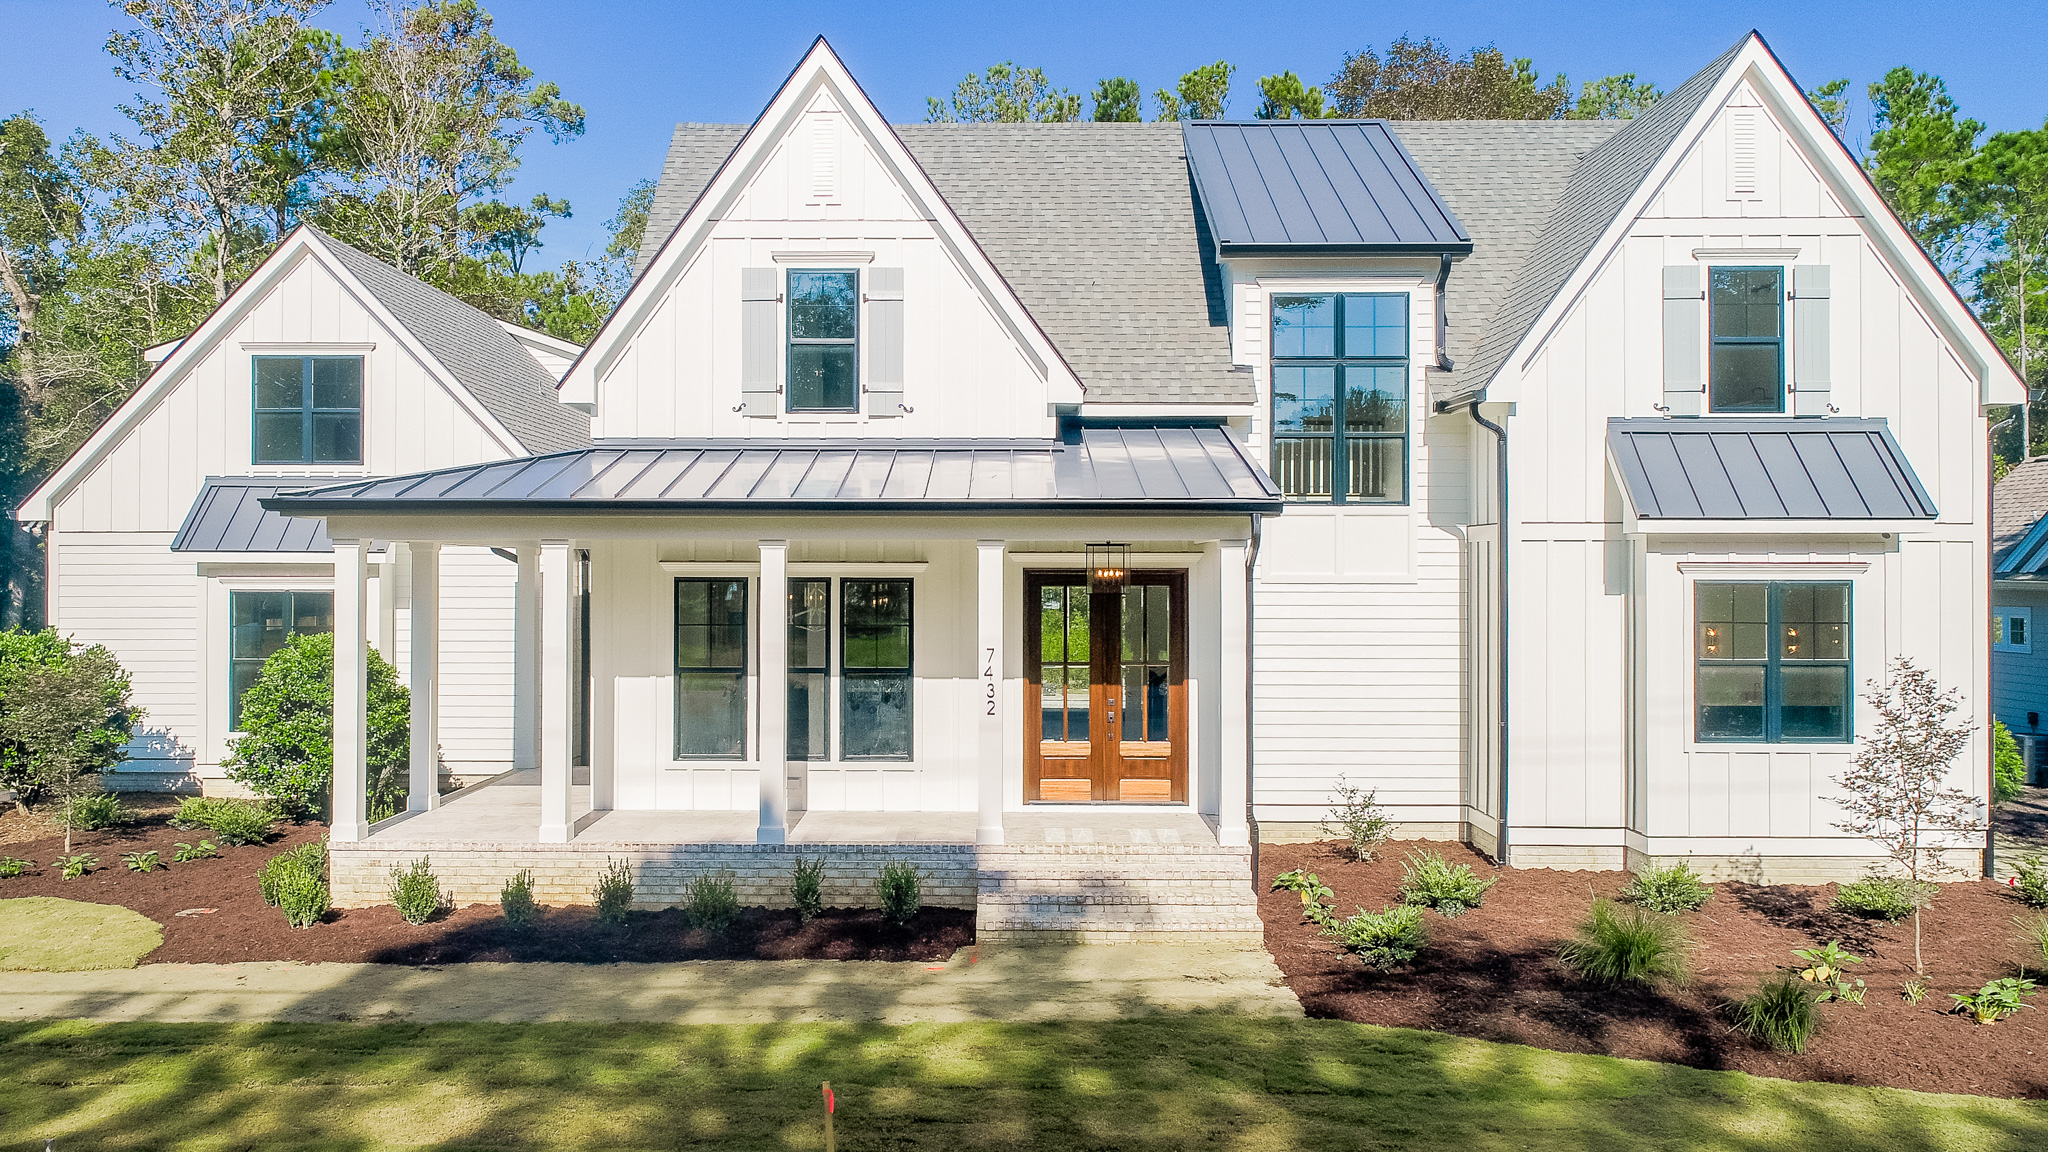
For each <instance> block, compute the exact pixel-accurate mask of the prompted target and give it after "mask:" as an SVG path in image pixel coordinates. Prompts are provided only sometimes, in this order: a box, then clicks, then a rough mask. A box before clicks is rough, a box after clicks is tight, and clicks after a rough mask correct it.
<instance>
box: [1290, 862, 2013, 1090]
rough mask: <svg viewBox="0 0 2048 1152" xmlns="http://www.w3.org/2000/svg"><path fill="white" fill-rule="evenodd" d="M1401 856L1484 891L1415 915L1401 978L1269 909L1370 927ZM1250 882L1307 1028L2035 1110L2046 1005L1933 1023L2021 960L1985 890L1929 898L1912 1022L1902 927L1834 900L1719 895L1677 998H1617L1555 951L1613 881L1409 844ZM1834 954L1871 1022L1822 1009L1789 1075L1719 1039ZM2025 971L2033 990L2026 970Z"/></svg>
mask: <svg viewBox="0 0 2048 1152" xmlns="http://www.w3.org/2000/svg"><path fill="white" fill-rule="evenodd" d="M1416 849H1434V850H1437V851H1441V852H1443V853H1444V855H1445V856H1446V857H1448V858H1449V859H1450V860H1451V861H1452V862H1453V863H1460V862H1462V863H1468V864H1471V865H1472V867H1473V869H1474V871H1476V872H1478V873H1479V874H1481V875H1482V876H1494V877H1498V880H1499V882H1498V883H1496V884H1495V885H1494V886H1493V888H1492V889H1490V890H1489V891H1488V892H1487V893H1486V898H1485V905H1484V906H1483V907H1481V908H1477V909H1474V910H1472V911H1469V912H1467V913H1465V914H1464V915H1462V916H1459V917H1456V918H1454V919H1446V918H1444V917H1442V916H1439V915H1437V914H1436V913H1434V912H1427V913H1425V914H1424V915H1425V916H1426V917H1427V919H1428V923H1429V930H1430V943H1429V947H1428V948H1427V949H1425V950H1424V951H1423V953H1422V954H1421V955H1420V956H1418V957H1417V958H1416V960H1415V962H1414V963H1413V964H1412V965H1410V966H1409V967H1407V968H1405V969H1402V970H1399V971H1395V972H1386V973H1382V972H1375V971H1373V970H1371V969H1368V968H1367V967H1365V966H1364V965H1363V964H1361V963H1360V962H1359V961H1358V960H1356V959H1355V958H1353V957H1351V956H1350V955H1348V954H1346V953H1345V952H1343V951H1342V950H1341V949H1339V948H1338V947H1337V946H1336V945H1334V944H1332V943H1330V942H1329V941H1327V940H1325V939H1323V938H1321V937H1320V936H1319V935H1318V934H1317V933H1316V930H1315V929H1314V928H1312V927H1310V926H1308V925H1306V924H1304V923H1302V921H1301V900H1300V897H1298V896H1297V895H1295V894H1294V893H1292V892H1287V891H1280V892H1273V891H1267V889H1269V888H1270V887H1271V884H1272V880H1273V877H1274V876H1276V875H1278V874H1279V873H1282V872H1286V871H1289V870H1291V869H1294V868H1298V867H1306V868H1307V869H1308V870H1310V871H1311V872H1315V873H1316V874H1318V875H1319V876H1321V877H1322V881H1323V883H1325V884H1327V885H1329V886H1330V887H1331V888H1332V889H1334V890H1335V892H1336V900H1335V904H1336V906H1337V908H1338V910H1339V911H1340V913H1341V914H1344V915H1349V914H1350V913H1351V912H1352V911H1353V910H1354V909H1355V908H1357V907H1360V906H1363V907H1365V908H1367V909H1372V910H1377V909H1379V908H1381V907H1383V906H1385V905H1387V904H1390V903H1393V902H1394V901H1395V900H1396V899H1397V898H1398V897H1397V892H1398V889H1399V885H1400V879H1401V871H1402V861H1403V858H1404V856H1405V855H1406V854H1407V852H1408V851H1410V850H1416ZM1259 870H1260V877H1261V883H1260V889H1261V892H1262V895H1261V896H1260V902H1259V912H1260V915H1261V916H1262V917H1263V918H1264V920H1265V923H1266V947H1267V949H1268V950H1269V951H1271V952H1272V954H1273V958H1274V960H1275V961H1276V962H1277V963H1278V964H1279V966H1280V969H1281V971H1282V972H1283V973H1284V974H1285V975H1286V979H1287V984H1288V986H1289V987H1290V988H1292V989H1293V990H1294V992H1295V994H1296V995H1298V996H1300V997H1301V1002H1302V1005H1303V1006H1304V1007H1305V1008H1306V1009H1307V1010H1308V1014H1309V1015H1311V1016H1319V1017H1328V1018H1336V1019H1343V1020H1354V1021H1359V1022H1361V1023H1367V1024H1384V1025H1392V1026H1397V1027H1404V1028H1426V1029H1431V1030H1434V1031H1438V1032H1450V1033H1455V1034H1457V1035H1460V1036H1472V1037H1477V1038H1480V1039H1484V1040H1496V1041H1505V1042H1510V1043H1516V1044H1528V1045H1533V1046H1535V1047H1539V1048H1549V1049H1554V1050H1556V1051H1562V1052H1584V1053H1596V1054H1602V1055H1608V1056H1622V1057H1629V1058H1634V1059H1641V1060H1661V1061H1666V1062H1669V1063H1676V1064H1688V1065H1692V1066H1694V1067H1698V1068H1720V1069H1736V1070H1740V1071H1744V1072H1750V1073H1754V1074H1756V1075H1759V1076H1775V1077H1780V1078H1783V1079H1789V1080H1821V1081H1829V1082H1833V1083H1841V1084H1864V1085H1883V1086H1889V1087H1895V1088H1912V1089H1918V1090H1921V1091H1927V1092H1965V1093H1973V1094H1977V1095H1984V1096H2002V1097H2029V1098H2037V1099H2038V1098H2048V988H2044V990H2043V994H2042V995H2040V996H2038V997H2036V998H2035V1000H2036V1001H2037V1003H2036V1005H2035V1006H2034V1007H2030V1008H2028V1009H2027V1010H2025V1011H2022V1012H2021V1013H2020V1014H2019V1015H2017V1016H2014V1017H2011V1018H2009V1019H2007V1020H2005V1021H2004V1022H2002V1023H1999V1024H1996V1025H1992V1026H1988V1027H1984V1026H1979V1025H1976V1024H1973V1023H1971V1022H1970V1021H1969V1019H1968V1018H1966V1017H1962V1016H1955V1015H1950V1014H1948V1011H1947V1010H1948V1009H1949V1007H1950V1006H1951V1004H1952V1001H1950V1000H1949V998H1948V993H1951V992H1968V991H1974V990H1975V989H1976V988H1977V987H1978V986H1979V985H1981V984H1983V983H1984V982H1985V981H1986V980H1990V979H1993V978H1996V977H1999V976H2010V975H2014V974H2016V973H2017V972H2018V970H2019V965H2020V963H2021V962H2023V961H2025V960H2026V959H2027V953H2026V951H2025V950H2024V949H2023V948H2022V946H2021V944H2020V943H2019V941H2018V940H2017V938H2016V930H2015V928H2014V925H2013V917H2014V916H2015V915H2032V914H2033V913H2032V912H2031V911H2030V910H2029V909H2028V908H2026V907H2025V906H2024V905H2022V904H2021V903H2020V902H2019V901H2018V900H2016V899H2014V898H2012V896H2011V895H2010V894H2009V893H2008V892H2007V890H2006V889H2005V888H2004V887H2003V886H2001V885H1998V884H1994V883H1992V882H1990V881H1974V882H1968V883H1958V884H1947V885H1944V886H1943V887H1942V891H1941V895H1940V896H1939V898H1937V899H1936V900H1935V902H1934V904H1933V905H1932V906H1931V907H1930V908H1929V909H1928V910H1927V911H1926V913H1925V914H1924V916H1923V931H1924V933H1925V936H1924V940H1923V944H1922V948H1923V951H1924V953H1925V956H1926V960H1927V969H1928V976H1929V990H1928V993H1927V996H1926V998H1925V999H1923V1000H1921V1002H1920V1003H1919V1004H1918V1005H1909V1004H1907V1003H1906V1002H1905V1000H1904V999H1903V997H1901V996H1900V994H1899V990H1900V987H1901V985H1902V984H1903V983H1904V982H1905V980H1906V979H1907V978H1908V977H1909V976H1911V974H1912V968H1913V928H1912V922H1911V921H1905V922H1903V923H1899V924H1886V923H1884V922H1882V921H1874V920H1865V919H1861V918H1859V917H1854V916H1849V915H1845V914H1842V913H1837V912H1833V911H1831V910H1830V909H1829V907H1828V905H1829V901H1830V900H1831V899H1832V898H1833V895H1834V886H1833V885H1822V886H1801V885H1783V884H1776V885H1754V884H1742V883H1734V882H1728V883H1721V884H1716V885H1715V886H1714V887H1715V893H1714V897H1713V899H1711V900H1710V901H1708V902H1707V904H1706V906H1705V907H1703V908H1701V909H1700V910H1699V911H1697V912H1692V913H1687V914H1685V916H1684V917H1683V919H1684V921H1685V924H1686V927H1687V930H1688V932H1689V934H1690V935H1691V938H1692V940H1693V943H1694V946H1695V951H1694V954H1693V961H1692V973H1693V974H1692V978H1691V980H1690V981H1689V982H1688V983H1686V984H1685V985H1683V986H1677V987H1670V986H1665V987H1657V988H1651V989H1635V988H1631V989H1625V990H1615V989H1609V988H1606V987H1602V986H1599V985H1592V984H1588V983H1586V982H1583V981H1580V980H1578V979H1576V978H1574V977H1572V976H1571V975H1570V974H1569V973H1568V972H1566V970H1565V969H1564V967H1563V966H1562V965H1561V964H1560V963H1559V962H1558V960H1557V948H1558V945H1559V944H1560V943H1561V942H1563V941H1564V940H1566V939H1567V938H1569V937H1570V936H1571V935H1572V934H1573V931H1574V929H1575V928H1576V926H1577V925H1578V924H1579V922H1580V921H1582V920H1583V919H1585V917H1586V914H1587V910H1588V907H1589V905H1590V904H1591V901H1592V896H1593V895H1594V894H1595V893H1597V894H1599V895H1602V896H1614V895H1616V894H1618V893H1619V892H1620V891H1621V889H1622V888H1623V886H1625V885H1626V884H1627V883H1628V879H1629V878H1628V875H1627V874H1626V873H1622V872H1556V871H1551V870H1549V869H1540V868H1532V869H1522V868H1496V867H1494V866H1492V865H1491V864H1489V863H1487V862H1486V860H1485V858H1484V857H1481V856H1480V855H1478V854H1477V853H1475V852H1473V851H1472V850H1471V849H1470V848H1467V847H1466V846H1464V845H1462V844H1455V843H1419V842H1418V843H1402V844H1390V845H1388V846H1387V848H1386V850H1385V851H1384V852H1382V853H1381V854H1380V856H1379V858H1377V859H1375V860H1374V861H1373V862H1371V863H1369V864H1357V863H1353V862H1351V861H1349V860H1347V859H1344V858H1343V857H1341V856H1339V855H1338V853H1337V845H1336V844H1335V842H1325V843H1320V844H1270V845H1265V846H1263V847H1262V848H1261V849H1260V850H1259ZM1836 939H1839V940H1840V941H1842V945H1843V947H1845V948H1847V949H1848V950H1849V951H1851V952H1853V953H1854V954H1856V955H1858V956H1861V957H1863V958H1864V960H1865V962H1864V963H1863V964H1860V965H1854V966H1852V972H1853V974H1854V975H1855V976H1859V977H1861V978H1862V979H1863V980H1864V981H1865V982H1866V984H1867V985H1868V995H1867V1002H1866V1003H1865V1004H1863V1005H1862V1006H1857V1005H1852V1004H1838V1003H1827V1004H1822V1005H1820V1007H1819V1011H1820V1014H1821V1017H1822V1024H1821V1028H1820V1030H1819V1032H1818V1033H1817V1034H1816V1035H1815V1038H1814V1040H1813V1042H1812V1044H1811V1046H1810V1047H1809V1048H1808V1050H1807V1052H1806V1053H1805V1054H1804V1055H1796V1056H1795V1055H1790V1054H1786V1053H1778V1052H1773V1051H1771V1050H1769V1049H1768V1048H1764V1047H1761V1046H1759V1045H1757V1044H1756V1043H1754V1042H1752V1041H1750V1040H1749V1039H1748V1038H1746V1037H1744V1036H1743V1035H1741V1034H1740V1033H1738V1032H1735V1031H1733V1030H1732V1029H1731V1028H1730V1027H1729V1024H1728V1019H1727V1016H1726V1015H1725V1011H1724V1007H1723V1006H1724V1005H1725V1004H1726V1002H1727V1001H1728V1000H1730V999H1732V998H1736V997H1739V996H1742V995H1745V994H1747V993H1748V992H1750V991H1752V990H1754V988H1755V987H1756V985H1757V983H1758V981H1759V980H1760V979H1761V978H1762V977H1764V976H1766V975H1769V974H1771V973H1772V972H1773V970H1774V969H1775V968H1777V967H1778V966H1781V965H1790V964H1791V963H1792V960H1793V957H1792V954H1791V950H1792V949H1794V948H1804V947H1809V946H1811V945H1813V944H1816V943H1825V942H1827V941H1829V940H1836ZM2032 959H2033V966H2032V969H2033V974H2034V975H2036V976H2038V975H2039V968H2040V961H2041V956H2040V954H2039V953H2038V952H2036V953H2035V954H2034V955H2033V958H2032ZM2044 983H2048V981H2044Z"/></svg>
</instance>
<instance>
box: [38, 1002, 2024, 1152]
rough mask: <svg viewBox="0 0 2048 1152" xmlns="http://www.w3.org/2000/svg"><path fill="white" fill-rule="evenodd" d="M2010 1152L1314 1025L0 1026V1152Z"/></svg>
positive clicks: (1885, 1119)
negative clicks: (175, 1151)
mask: <svg viewBox="0 0 2048 1152" xmlns="http://www.w3.org/2000/svg"><path fill="white" fill-rule="evenodd" d="M822 1080H830V1081H832V1086H833V1088H834V1089H835V1090H836V1091H837V1093H838V1096H839V1111H838V1115H837V1117H836V1122H837V1129H838V1139H839V1146H840V1147H841V1148H846V1149H874V1148H891V1149H899V1150H900V1149H946V1150H948V1152H951V1150H953V1149H960V1148H975V1149H980V1148H1001V1149H1045V1150H1054V1149H1059V1150H1065V1149H1094V1150H1106V1149H1134V1150H1145V1149H1162V1150H1163V1149H1184V1148H1219V1149H1233V1150H1245V1152H1265V1150H1280V1149H1297V1148H1299V1149H1311V1148H1313V1149H1337V1148H1341V1149H1347V1150H1349V1149H1372V1150H1385V1152H1392V1150H1395V1149H1400V1150H1403V1152H1411V1150H1414V1152H1434V1150H1439V1149H1441V1150H1456V1152H1507V1150H1515V1152H1532V1150H1533V1152H1547V1150H1550V1149H1572V1150H1575V1152H1576V1150H1587V1152H1610V1150H1611V1152H1624V1150H1626V1152H1677V1150H1679V1149H1684V1150H1685V1152H1721V1150H1725V1152H1779V1150H1783V1152H1810V1150H1811V1149H1814V1148H1825V1149H1828V1152H1861V1150H1865V1149H1868V1150H1872V1152H1876V1150H1884V1152H2019V1150H2020V1149H2025V1148H2040V1147H2044V1146H2048V1105H2043V1104H2039V1103H2028V1102H2017V1101H2004V1100H1988V1099H1980V1098H1975V1097H1963V1096H1933V1095H1924V1094H1919V1093H1912V1092H1900V1091H1894V1090H1890V1089H1880V1088H1857V1087H1845V1086H1840V1085H1827V1084H1802V1083H1793V1082H1790V1081H1782V1080H1768V1079H1763V1078H1759V1077H1753V1076H1747V1075H1743V1074H1740V1073H1729V1072H1707V1071H1700V1070H1696V1069H1690V1068H1680V1067H1675V1066H1669V1065H1660V1064H1649V1063H1642V1062H1636V1061H1624V1060H1614V1059H1609V1058H1606V1057H1598V1056H1574V1055H1567V1054H1563V1053H1557V1052H1546V1051H1541V1050H1538V1049H1533V1048H1522V1047H1518V1046H1514V1045H1502V1044H1489V1043H1486V1042H1484V1041H1479V1040H1466V1039H1460V1038H1456V1037H1450V1036H1440V1035H1436V1034H1432V1033H1425V1032H1412V1031H1407V1030H1402V1029H1388V1028H1375V1027H1370V1026H1367V1025H1360V1024H1347V1023H1344V1022H1341V1021H1330V1020H1252V1019H1245V1018H1241V1017H1224V1016H1203V1015H1196V1016H1183V1017H1174V1018H1167V1019H1154V1020H1127V1021H1120V1022H1111V1023H1062V1024H945V1025H911V1026H900V1027H892V1026H886V1025H879V1024H875V1025H857V1024H766V1025H751V1026H709V1025H706V1026H669V1025H645V1024H629V1025H618V1024H603V1025H596V1024H591V1025H577V1024H443V1025H373V1026H361V1025H349V1024H271V1025H210V1024H184V1025H171V1024H89V1023H83V1022H78V1021H62V1022H6V1023H0V1101H4V1102H5V1103H4V1106H0V1146H5V1147H32V1146H37V1142H38V1141H40V1140H42V1139H44V1138H45V1137H55V1138H56V1139H57V1142H58V1147H60V1148H62V1147H66V1146H67V1145H68V1146H71V1147H81V1148H108V1149H126V1148H165V1147H177V1148H193V1149H213V1148H293V1149H318V1148H337V1149H338V1148H348V1149H381V1148H417V1147H432V1148H435V1149H441V1150H454V1149H468V1148H503V1149H542V1148H548V1149H553V1148H563V1147H575V1148H632V1149H668V1148H717V1149H797V1150H803V1149H817V1148H821V1147H823V1129H822V1121H821V1117H820V1114H819V1113H820V1108H819V1103H818V1084H819V1082H820V1081H822Z"/></svg>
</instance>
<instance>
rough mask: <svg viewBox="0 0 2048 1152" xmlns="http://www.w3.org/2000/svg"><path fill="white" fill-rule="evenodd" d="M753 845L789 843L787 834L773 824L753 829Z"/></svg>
mask: <svg viewBox="0 0 2048 1152" xmlns="http://www.w3.org/2000/svg"><path fill="white" fill-rule="evenodd" d="M754 843H756V844H787V843H789V833H788V832H787V831H785V830H784V829H782V828H780V827H778V826H776V825H774V824H763V825H761V826H760V827H758V828H756V829H754Z"/></svg>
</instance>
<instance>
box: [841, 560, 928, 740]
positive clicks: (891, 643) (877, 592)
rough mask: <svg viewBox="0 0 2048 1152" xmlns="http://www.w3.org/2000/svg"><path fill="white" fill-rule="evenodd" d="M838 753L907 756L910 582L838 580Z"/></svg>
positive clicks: (909, 709)
mask: <svg viewBox="0 0 2048 1152" xmlns="http://www.w3.org/2000/svg"><path fill="white" fill-rule="evenodd" d="M839 587H840V598H839V599H840V611H839V619H840V656H839V665H840V668H839V681H840V688H839V725H840V729H839V751H840V756H841V758H843V759H846V760H908V759H910V758H911V686H912V684H911V669H910V644H911V635H910V621H911V615H910V581H908V580H842V581H840V585H839Z"/></svg>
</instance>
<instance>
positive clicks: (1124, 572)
mask: <svg viewBox="0 0 2048 1152" xmlns="http://www.w3.org/2000/svg"><path fill="white" fill-rule="evenodd" d="M1084 555H1085V556H1086V558H1087V564H1088V590H1089V591H1090V592H1115V591H1117V590H1118V589H1120V588H1122V587H1123V586H1124V584H1125V583H1126V582H1127V581H1128V580H1129V579H1130V575H1131V546H1130V545H1129V544H1108V543H1104V544H1090V545H1088V548H1087V551H1086V552H1085V553H1084Z"/></svg>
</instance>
